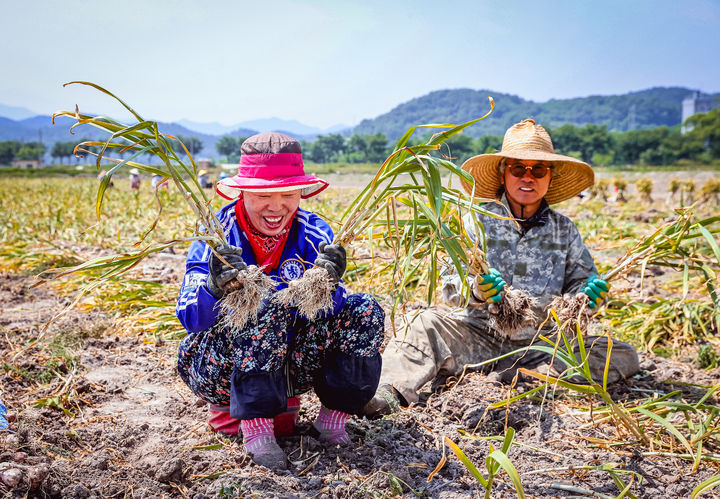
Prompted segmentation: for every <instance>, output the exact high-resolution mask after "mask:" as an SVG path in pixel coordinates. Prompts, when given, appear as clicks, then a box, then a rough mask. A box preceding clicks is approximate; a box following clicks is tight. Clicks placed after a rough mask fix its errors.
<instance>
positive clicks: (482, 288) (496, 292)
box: [473, 269, 507, 303]
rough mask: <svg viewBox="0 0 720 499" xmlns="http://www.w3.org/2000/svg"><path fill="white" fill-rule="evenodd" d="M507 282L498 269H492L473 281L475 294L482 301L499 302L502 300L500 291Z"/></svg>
mask: <svg viewBox="0 0 720 499" xmlns="http://www.w3.org/2000/svg"><path fill="white" fill-rule="evenodd" d="M505 284H507V283H506V282H505V281H504V280H503V278H502V276H500V272H498V271H497V269H490V273H489V274H480V275H479V276H477V277H475V280H474V281H473V294H474V295H475V298H477V299H478V300H480V301H487V302H490V303H497V302H499V301H500V300H502V295H501V294H500V291H502V289H503V288H504V287H505Z"/></svg>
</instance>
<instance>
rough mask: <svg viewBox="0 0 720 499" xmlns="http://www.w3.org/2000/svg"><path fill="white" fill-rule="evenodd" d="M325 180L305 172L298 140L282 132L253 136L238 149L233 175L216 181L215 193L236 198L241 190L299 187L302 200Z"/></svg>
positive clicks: (320, 187)
mask: <svg viewBox="0 0 720 499" xmlns="http://www.w3.org/2000/svg"><path fill="white" fill-rule="evenodd" d="M327 186H328V183H327V182H326V181H325V180H323V179H321V178H318V177H316V176H315V175H307V174H305V168H304V167H303V160H302V150H301V148H300V143H299V142H298V141H297V140H295V139H293V138H292V137H289V136H287V135H284V134H282V133H277V132H265V133H261V134H258V135H253V136H252V137H249V138H247V139H246V140H245V142H243V144H242V147H241V148H240V166H239V167H238V174H237V175H235V176H234V177H230V178H226V179H223V180H220V181H219V182H218V183H217V193H218V194H220V195H221V196H222V197H224V198H225V199H229V200H233V199H237V198H238V196H240V194H241V193H242V191H253V192H287V191H294V190H297V189H300V190H301V191H302V193H301V196H302V198H303V199H307V198H309V197H312V196H315V195H316V194H319V193H320V192H322V191H323V190H324V189H325V188H326V187H327Z"/></svg>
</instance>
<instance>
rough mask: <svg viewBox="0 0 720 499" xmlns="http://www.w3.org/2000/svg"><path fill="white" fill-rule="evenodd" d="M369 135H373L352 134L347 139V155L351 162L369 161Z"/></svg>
mask: <svg viewBox="0 0 720 499" xmlns="http://www.w3.org/2000/svg"><path fill="white" fill-rule="evenodd" d="M368 137H371V135H359V134H354V135H351V136H350V138H349V139H348V141H347V156H348V161H349V162H351V163H364V162H366V161H368V145H369V144H368V140H367V139H368Z"/></svg>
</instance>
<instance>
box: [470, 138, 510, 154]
mask: <svg viewBox="0 0 720 499" xmlns="http://www.w3.org/2000/svg"><path fill="white" fill-rule="evenodd" d="M502 141H503V138H502V136H501V135H483V136H482V137H478V138H477V140H476V141H475V154H492V153H495V152H498V151H500V149H502Z"/></svg>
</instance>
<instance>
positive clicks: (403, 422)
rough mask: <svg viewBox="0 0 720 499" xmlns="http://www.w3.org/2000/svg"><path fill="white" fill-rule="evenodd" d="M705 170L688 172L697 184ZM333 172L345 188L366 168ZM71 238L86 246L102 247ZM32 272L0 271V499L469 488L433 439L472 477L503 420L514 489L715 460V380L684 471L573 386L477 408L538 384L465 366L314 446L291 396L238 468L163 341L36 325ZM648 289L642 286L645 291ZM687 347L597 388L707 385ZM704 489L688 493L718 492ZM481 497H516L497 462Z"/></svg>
mask: <svg viewBox="0 0 720 499" xmlns="http://www.w3.org/2000/svg"><path fill="white" fill-rule="evenodd" d="M709 175H712V173H710V172H700V173H699V174H698V175H693V178H694V179H695V180H696V182H698V185H699V184H701V183H702V182H704V181H705V180H706V179H707V178H708V176H709ZM600 176H601V177H602V176H607V177H608V178H612V177H613V176H614V174H613V175H605V174H602V175H600ZM636 176H649V175H636ZM674 176H679V177H681V178H684V177H686V176H688V175H686V174H680V175H676V174H670V173H658V174H653V175H652V178H653V180H654V182H655V183H656V185H657V186H658V187H657V189H656V190H657V191H658V194H657V196H656V197H655V199H656V203H662V204H663V206H665V204H664V203H665V201H666V197H667V194H666V187H661V185H666V184H667V182H669V179H670V178H672V177H674ZM331 180H332V179H331ZM335 180H340V182H338V183H339V184H340V185H344V183H347V185H350V186H354V187H357V185H359V184H360V183H362V182H365V181H366V180H367V177H363V178H362V179H354V178H351V177H347V178H344V179H335ZM336 185H337V183H336ZM633 189H634V187H631V188H630V189H629V194H632V193H633ZM573 202H575V203H576V205H573V206H571V208H572V209H573V210H575V211H574V212H573V218H574V219H575V220H576V221H578V222H581V223H583V224H585V226H588V227H594V226H592V224H590V222H592V221H593V219H594V217H595V215H594V214H592V213H590V212H588V211H585V212H583V211H578V210H580V208H579V206H580V205H579V203H578V200H573ZM637 202H638V201H637V199H636V198H635V199H632V200H631V203H637ZM657 206H660V205H659V204H658V205H657ZM603 208H604V209H605V211H606V212H607V213H604V214H605V215H608V216H610V215H612V216H614V217H615V218H613V219H612V220H618V219H619V218H621V217H620V215H618V214H619V213H621V211H622V210H621V209H620V207H619V206H617V205H612V206H610V205H609V206H607V207H603ZM637 211H643V208H642V207H640V208H639V210H637ZM646 211H647V213H642V214H640V215H642V216H641V217H640V218H638V219H637V220H638V221H640V220H641V218H642V219H643V221H644V222H647V221H648V220H645V218H647V217H648V216H649V215H648V214H650V213H651V212H652V213H653V215H652V217H658V216H659V215H658V210H655V209H654V208H653V210H646ZM638 216H639V215H638ZM653 220H656V218H653ZM611 223H612V222H611ZM651 223H653V222H651ZM611 229H615V227H610V228H608V227H607V226H604V225H598V228H597V230H595V229H593V231H594V232H595V236H591V235H588V241H590V242H589V243H588V244H589V246H590V247H591V249H592V250H593V251H596V252H600V251H602V252H603V253H604V254H605V257H606V258H610V256H609V255H612V258H617V256H618V253H619V252H620V250H619V249H617V247H610V248H609V249H608V244H607V241H606V239H605V238H600V237H599V236H598V233H600V234H604V233H609V231H610V230H611ZM613 234H614V233H613ZM618 234H620V233H618ZM617 237H622V236H621V235H618V236H617ZM611 242H612V241H611ZM83 251H84V253H86V254H84V255H83V256H84V258H87V257H89V256H90V255H97V253H98V252H102V251H107V250H106V249H98V248H94V247H86V248H84V249H83ZM83 251H80V252H81V253H82V252H83ZM184 260H185V257H184V255H182V254H169V253H161V254H155V255H153V256H152V257H151V258H150V260H149V261H147V262H146V264H144V265H143V269H142V271H141V272H142V273H144V274H143V275H144V277H145V278H148V279H151V280H156V281H157V282H161V283H163V284H167V285H168V286H171V287H173V289H176V288H177V287H178V285H179V282H180V280H181V278H182V275H183V270H184ZM605 263H607V262H605ZM651 270H652V269H651ZM651 273H652V272H651ZM658 275H660V273H658ZM665 278H667V276H665ZM33 282H35V278H34V277H33V276H32V275H30V273H22V272H17V273H8V272H2V271H0V303H2V304H3V310H2V314H1V315H0V391H2V392H3V395H2V400H4V402H5V404H6V405H7V406H8V408H9V419H10V429H11V430H13V432H12V433H7V432H3V433H0V496H1V497H43V498H44V497H53V498H55V497H68V498H75V497H188V498H196V499H201V498H205V497H303V498H305V497H308V498H309V497H326V498H331V497H332V498H334V497H338V498H344V497H358V498H359V497H392V496H400V497H433V498H447V499H451V498H466V497H483V496H484V489H483V488H482V487H481V486H480V484H479V483H478V481H476V480H475V478H473V476H472V475H471V474H470V472H469V471H468V469H467V468H466V467H465V466H464V465H463V464H462V463H461V462H460V461H459V460H458V459H457V458H456V457H455V455H454V454H453V453H452V452H451V450H450V449H449V448H448V447H447V446H446V445H445V443H444V437H449V438H450V439H451V440H453V441H454V442H456V443H458V444H459V446H460V447H461V448H462V449H463V450H464V451H465V453H466V454H467V456H468V458H469V459H470V461H471V462H472V463H475V465H476V466H477V467H478V469H479V470H480V471H481V472H482V473H483V474H486V471H485V468H484V463H485V458H486V456H487V455H488V451H489V445H490V444H493V445H495V446H496V447H499V442H498V441H497V440H492V439H488V437H495V436H498V435H503V434H504V433H505V428H506V426H507V427H512V428H514V429H515V430H516V432H517V433H516V436H515V442H514V445H513V446H512V448H511V449H510V451H509V453H508V455H509V458H510V460H511V461H512V463H513V464H514V466H515V467H516V468H517V470H518V472H519V473H520V477H521V479H522V484H523V487H524V490H525V494H526V497H536V498H550V497H600V498H606V497H616V496H618V495H619V494H620V492H621V489H622V486H619V485H618V484H617V482H615V481H614V480H613V476H612V473H614V474H615V475H616V476H619V477H621V478H622V480H623V481H624V483H625V484H629V485H630V488H629V492H630V493H631V494H632V495H629V494H628V495H625V497H638V498H655V497H667V498H671V497H672V498H674V497H690V494H691V491H692V490H693V488H695V487H696V486H697V485H698V484H699V483H700V482H702V481H703V480H705V479H708V478H710V477H711V476H713V475H716V474H717V473H718V471H719V470H720V451H719V450H718V448H717V447H712V445H716V444H717V432H718V429H717V416H718V415H719V414H720V403H719V402H718V395H717V393H714V394H712V395H711V396H709V398H707V399H706V400H704V404H705V406H707V407H709V408H710V409H708V411H709V413H710V414H714V417H715V418H716V419H715V420H714V423H713V424H714V426H712V427H711V429H710V430H709V431H711V432H714V434H715V437H714V438H711V439H709V440H712V442H713V443H712V444H711V445H709V446H708V447H704V448H702V449H701V450H702V451H703V452H702V453H703V456H704V459H703V460H702V461H700V462H699V463H698V465H697V470H695V471H693V461H692V459H688V458H687V457H684V458H683V457H681V454H682V453H683V452H685V451H684V449H683V448H682V447H681V446H679V445H677V446H676V447H671V448H670V449H668V447H667V445H666V444H667V442H669V441H673V440H672V438H670V435H669V434H667V432H666V434H665V435H662V436H658V435H659V433H654V435H656V436H655V437H654V439H653V440H652V441H651V442H650V443H649V444H648V445H645V446H635V445H627V441H628V440H632V437H631V436H630V435H629V433H628V432H627V431H625V430H624V429H623V428H622V427H619V426H617V425H615V424H614V423H613V424H611V423H609V422H601V421H600V419H601V418H598V417H597V416H595V415H593V414H589V413H588V411H587V408H588V405H589V402H588V399H587V398H584V397H583V398H581V397H579V396H578V395H577V394H576V395H573V394H571V393H567V392H566V393H564V394H562V395H558V396H557V397H554V393H548V394H546V396H545V397H539V396H534V397H530V398H526V399H522V400H519V401H517V402H514V403H513V404H511V405H510V408H509V409H508V410H505V409H499V410H490V411H488V412H487V414H485V412H486V409H487V408H488V405H490V404H491V403H493V402H497V401H502V400H505V399H507V398H508V397H509V396H511V394H512V395H516V394H517V393H519V392H527V391H529V390H531V389H532V388H534V387H536V386H538V385H539V382H538V381H535V380H533V379H530V378H523V377H521V378H520V379H519V381H518V384H517V385H516V386H515V387H514V388H515V389H516V390H517V391H515V392H511V387H510V386H509V385H507V384H503V383H502V382H501V376H499V375H498V373H489V374H483V373H477V372H475V373H469V374H468V375H466V376H465V377H463V378H462V379H460V380H457V379H452V380H449V381H448V384H447V385H445V386H443V387H441V388H440V389H439V390H438V391H436V392H435V393H431V391H430V387H427V388H428V389H427V391H426V394H425V397H424V398H423V401H422V402H421V403H420V404H419V405H416V406H413V407H411V408H409V409H406V410H402V411H401V412H400V413H399V414H396V415H393V416H390V417H386V418H383V419H379V420H367V419H358V418H355V419H353V420H351V422H350V423H349V425H348V428H349V433H350V436H351V438H352V441H353V445H352V446H351V447H349V448H339V447H336V448H324V447H323V446H321V445H320V444H319V443H318V442H317V441H315V440H314V439H313V438H312V437H310V436H307V435H304V431H305V430H306V429H307V428H308V427H309V425H310V423H311V422H312V421H313V420H314V418H315V416H316V415H317V411H318V409H319V402H318V400H317V398H316V397H315V396H314V395H312V394H309V395H306V396H304V397H303V399H302V410H301V415H300V426H299V428H298V432H297V434H296V435H293V436H290V437H286V438H281V439H280V440H279V441H280V445H281V446H282V447H283V448H284V450H285V451H286V452H287V454H288V456H289V457H290V459H291V462H292V464H291V466H290V469H289V470H288V471H285V472H281V473H274V472H271V471H269V470H267V469H265V468H263V467H259V466H256V465H254V464H253V463H252V461H251V460H250V459H249V457H248V456H247V455H246V454H245V452H244V450H243V447H242V445H241V442H240V441H239V440H238V439H237V438H233V437H226V436H220V435H218V434H215V433H213V432H212V431H211V430H210V428H209V426H208V425H207V418H208V407H207V406H206V405H205V404H204V403H202V402H199V401H198V400H197V399H196V397H195V396H194V395H193V394H192V393H191V392H190V391H189V389H188V388H187V387H186V386H185V385H184V384H183V383H182V381H181V380H180V379H179V377H178V375H177V374H176V371H175V359H176V350H177V343H176V341H168V340H163V339H162V336H161V335H156V336H152V335H144V336H138V335H137V334H135V333H133V332H131V331H129V330H127V329H124V328H123V326H122V323H121V325H118V322H117V318H113V317H112V316H111V315H109V314H106V313H103V312H100V311H98V309H97V308H84V309H81V310H74V311H71V312H69V313H68V314H67V315H65V316H63V317H62V318H61V319H59V320H58V321H57V322H55V323H53V324H52V325H51V326H50V328H49V329H48V330H47V331H45V330H44V329H43V325H44V324H45V323H47V321H48V320H49V319H50V318H51V317H53V315H55V314H56V313H57V312H58V311H60V310H62V309H63V307H64V306H65V305H67V304H68V303H69V298H68V297H67V296H64V295H61V294H59V292H57V291H56V290H55V288H53V287H51V286H47V285H45V286H40V287H31V285H32V284H33ZM614 286H616V285H615V284H614ZM656 288H657V286H655V284H654V283H649V284H646V288H645V291H644V293H645V295H650V294H654V293H655V292H656V291H657V289H656ZM639 289H640V286H639V280H635V281H632V280H631V281H629V282H623V283H622V284H620V283H618V284H617V286H616V287H614V290H617V291H620V290H622V292H623V293H631V292H638V291H639ZM633 290H634V291H633ZM388 326H389V324H388ZM388 330H390V328H389V327H388ZM696 352H697V349H696V348H695V347H690V348H685V349H684V350H683V352H682V357H680V358H676V360H668V359H664V358H661V357H658V356H655V355H653V354H649V353H641V354H640V357H641V368H642V372H641V373H640V374H639V375H637V376H636V377H634V378H633V379H631V380H628V381H627V382H621V383H618V384H617V385H615V386H613V387H611V390H610V394H611V396H612V398H613V400H615V401H616V402H617V403H621V404H622V403H626V402H627V403H630V402H632V401H634V400H638V399H647V398H648V397H651V396H652V397H662V396H664V395H667V394H670V393H671V392H674V391H679V393H678V394H676V395H673V396H672V397H673V400H676V401H683V402H685V403H696V402H698V401H700V400H701V399H702V397H703V396H704V395H705V394H706V393H707V392H708V390H709V389H712V387H714V386H717V385H720V368H715V369H712V370H701V369H699V368H698V367H697V364H696V362H695V361H694V357H695V354H696ZM591 407H592V406H591ZM594 410H599V408H597V407H595V408H594ZM484 414H485V415H484ZM483 415H484V416H483ZM680 415H681V413H675V416H680ZM593 421H595V423H594V424H593ZM682 422H683V421H674V423H682ZM660 433H661V432H660ZM711 436H712V435H711ZM661 440H663V442H661ZM695 445H697V444H695ZM12 470H17V471H16V472H15V471H12ZM611 472H612V473H611ZM13 477H15V478H16V479H17V483H15V484H14V485H8V484H7V483H4V482H3V481H2V480H5V482H8V483H12V482H13ZM719 491H720V487H719V488H716V489H713V490H711V491H708V492H706V493H705V494H703V495H702V498H703V499H704V498H708V497H720V495H719V494H720V492H719ZM713 494H714V495H713ZM490 497H501V498H503V497H517V494H516V492H515V491H514V489H513V486H512V483H511V481H510V479H509V477H508V476H507V475H506V474H505V473H500V474H499V475H498V476H497V477H496V479H495V484H494V485H493V488H492V494H491V496H490Z"/></svg>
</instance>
